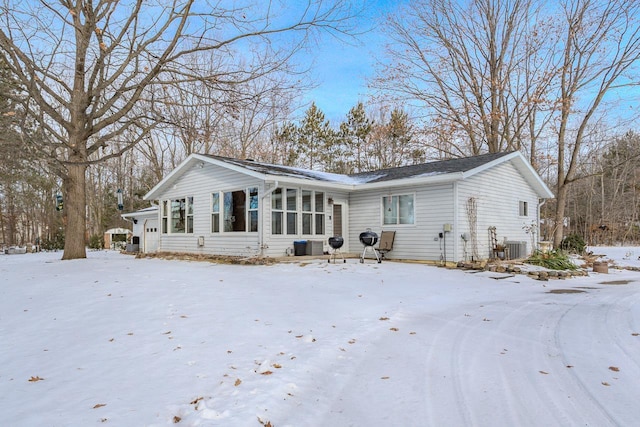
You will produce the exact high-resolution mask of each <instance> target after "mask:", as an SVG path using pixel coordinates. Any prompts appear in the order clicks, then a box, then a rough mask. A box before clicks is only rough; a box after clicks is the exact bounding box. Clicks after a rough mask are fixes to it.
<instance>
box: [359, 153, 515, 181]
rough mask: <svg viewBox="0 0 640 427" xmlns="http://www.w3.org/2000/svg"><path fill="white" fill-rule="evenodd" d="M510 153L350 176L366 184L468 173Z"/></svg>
mask: <svg viewBox="0 0 640 427" xmlns="http://www.w3.org/2000/svg"><path fill="white" fill-rule="evenodd" d="M511 153H512V152H506V153H490V154H481V155H479V156H473V157H463V158H459V159H450V160H441V161H435V162H430V163H421V164H418V165H410V166H401V167H397V168H389V169H382V170H376V171H371V172H361V173H357V174H353V175H350V176H351V177H353V178H358V179H363V180H366V182H382V181H390V180H394V179H404V178H413V177H416V176H420V175H440V174H447V173H458V172H468V171H470V170H473V169H475V168H477V167H480V166H482V165H484V164H487V163H490V162H492V161H494V160H496V159H499V158H501V157H503V156H506V155H508V154H511ZM367 177H371V179H366V178H367Z"/></svg>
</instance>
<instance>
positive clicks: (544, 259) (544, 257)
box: [525, 250, 578, 270]
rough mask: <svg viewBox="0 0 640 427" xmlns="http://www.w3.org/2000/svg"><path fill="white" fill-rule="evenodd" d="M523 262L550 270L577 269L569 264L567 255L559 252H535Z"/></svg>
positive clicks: (571, 263)
mask: <svg viewBox="0 0 640 427" xmlns="http://www.w3.org/2000/svg"><path fill="white" fill-rule="evenodd" d="M525 262H526V263H527V264H532V265H539V266H540V267H545V268H549V269H551V270H576V269H577V268H578V267H576V265H575V264H574V263H573V262H571V260H570V259H569V257H568V256H567V254H566V253H565V252H563V251H561V250H554V251H549V252H541V251H536V252H534V253H533V254H532V255H531V257H529V259H527V260H526V261H525Z"/></svg>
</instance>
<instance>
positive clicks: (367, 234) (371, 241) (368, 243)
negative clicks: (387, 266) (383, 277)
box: [360, 229, 382, 264]
mask: <svg viewBox="0 0 640 427" xmlns="http://www.w3.org/2000/svg"><path fill="white" fill-rule="evenodd" d="M360 243H362V244H363V245H364V250H363V251H362V255H361V256H360V262H361V263H364V257H365V256H366V254H367V252H368V251H373V254H374V255H375V257H376V259H377V260H378V264H380V263H381V262H382V260H381V259H380V255H378V251H377V250H376V248H374V245H375V244H376V243H378V235H377V234H376V233H374V232H373V231H371V229H367V231H364V232H362V233H360Z"/></svg>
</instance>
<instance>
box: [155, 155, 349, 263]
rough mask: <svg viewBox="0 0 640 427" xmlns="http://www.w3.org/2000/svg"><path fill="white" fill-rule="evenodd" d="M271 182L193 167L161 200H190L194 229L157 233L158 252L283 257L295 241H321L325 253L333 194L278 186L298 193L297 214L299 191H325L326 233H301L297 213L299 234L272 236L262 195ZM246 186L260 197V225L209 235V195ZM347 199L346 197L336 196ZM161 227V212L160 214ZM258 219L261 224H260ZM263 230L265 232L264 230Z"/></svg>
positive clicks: (219, 169)
mask: <svg viewBox="0 0 640 427" xmlns="http://www.w3.org/2000/svg"><path fill="white" fill-rule="evenodd" d="M273 185H274V184H273V183H269V184H267V185H266V188H265V183H264V182H263V181H262V180H260V179H257V178H253V177H251V176H248V175H245V174H242V173H239V172H235V171H232V170H229V169H226V168H223V167H219V166H215V165H210V164H206V165H205V166H204V167H203V168H199V167H197V166H194V167H192V168H190V169H189V170H187V171H186V172H185V173H184V174H183V175H182V176H180V178H178V179H177V181H176V182H175V184H174V185H173V186H172V187H171V189H170V190H167V191H166V192H164V193H163V194H162V195H161V200H171V199H178V198H185V197H193V198H194V201H193V204H194V227H193V233H192V234H191V233H189V234H181V233H178V234H171V233H169V234H160V247H159V249H158V250H159V251H161V252H188V253H203V254H212V255H236V256H254V255H258V254H260V253H262V254H263V255H266V256H273V257H281V256H285V254H286V253H287V249H292V250H293V247H294V245H293V242H294V241H297V240H314V241H322V243H323V248H324V250H328V249H329V247H328V244H327V240H328V238H329V237H330V236H331V235H332V233H333V227H332V221H331V216H332V206H331V205H329V203H328V202H327V199H328V197H335V195H336V193H335V192H331V191H329V190H327V189H326V188H323V187H322V186H319V185H313V186H311V185H310V186H305V187H300V186H297V185H296V186H287V185H286V184H280V185H279V187H284V188H295V189H297V190H298V211H300V210H301V204H302V199H301V197H300V194H301V192H300V191H301V190H302V189H305V190H315V191H322V192H324V199H325V203H324V218H325V234H323V235H315V234H312V235H306V234H302V216H301V215H300V214H298V227H297V231H298V233H297V234H295V235H287V234H282V235H272V234H271V198H270V197H269V196H267V197H266V198H263V195H264V194H265V192H268V191H269V190H270V189H271V188H273ZM249 187H258V197H259V224H258V232H226V233H225V232H222V231H221V232H219V233H211V231H210V230H211V193H212V192H214V191H215V192H218V191H223V192H224V191H237V190H243V189H246V188H249ZM339 196H340V197H347V195H346V194H339ZM159 218H160V224H162V220H161V212H159ZM260 218H261V219H262V223H260ZM263 227H264V230H263ZM263 231H264V234H263V237H264V241H263V244H262V247H263V249H262V252H261V250H260V246H261V243H260V242H261V233H262V232H263ZM200 236H202V237H204V246H202V247H199V246H198V238H199V237H200Z"/></svg>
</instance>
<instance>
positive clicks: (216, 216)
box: [211, 187, 259, 233]
mask: <svg viewBox="0 0 640 427" xmlns="http://www.w3.org/2000/svg"><path fill="white" fill-rule="evenodd" d="M258 201H259V198H258V187H250V188H247V189H244V190H235V191H225V192H220V193H218V192H216V193H212V195H211V232H212V233H218V232H220V231H223V232H242V231H244V232H247V231H250V232H256V231H258ZM220 222H222V224H220Z"/></svg>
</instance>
